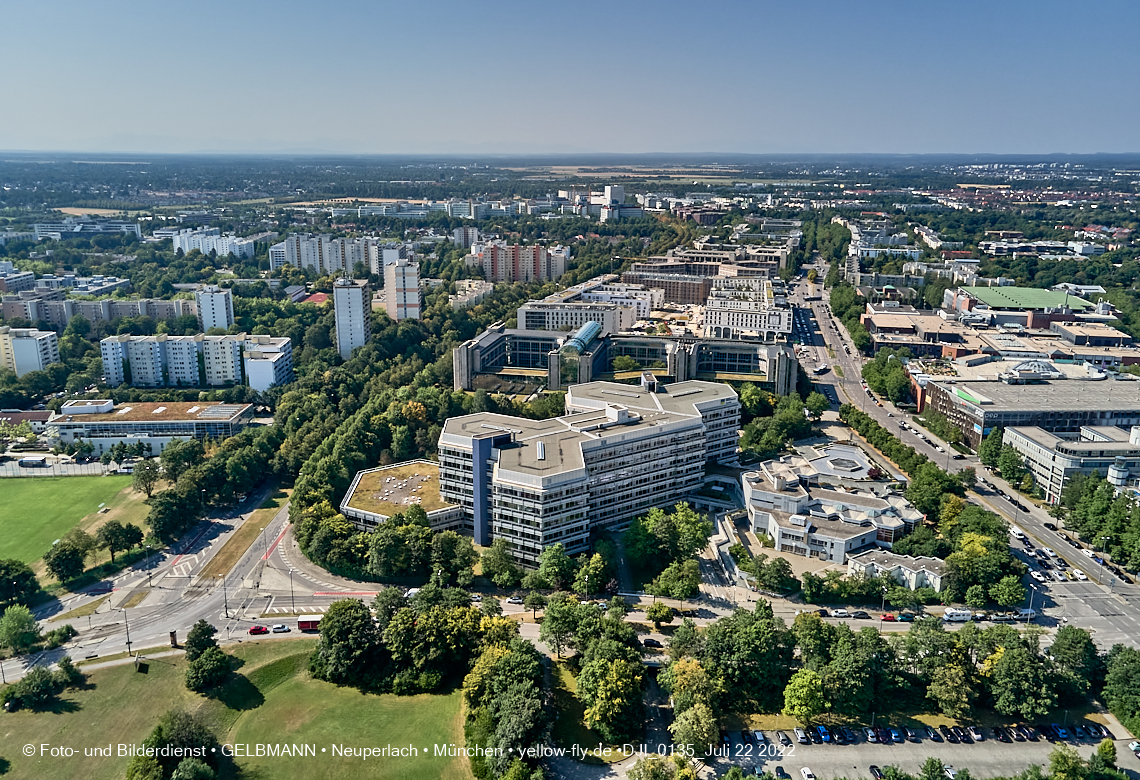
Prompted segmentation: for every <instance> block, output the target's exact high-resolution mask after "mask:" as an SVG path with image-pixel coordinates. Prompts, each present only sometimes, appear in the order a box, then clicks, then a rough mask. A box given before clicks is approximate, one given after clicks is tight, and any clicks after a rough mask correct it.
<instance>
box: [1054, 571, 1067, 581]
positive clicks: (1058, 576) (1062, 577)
mask: <svg viewBox="0 0 1140 780" xmlns="http://www.w3.org/2000/svg"><path fill="white" fill-rule="evenodd" d="M1053 578H1054V579H1055V580H1057V582H1064V581H1065V575H1064V574H1062V573H1061V572H1059V571H1055V572H1053Z"/></svg>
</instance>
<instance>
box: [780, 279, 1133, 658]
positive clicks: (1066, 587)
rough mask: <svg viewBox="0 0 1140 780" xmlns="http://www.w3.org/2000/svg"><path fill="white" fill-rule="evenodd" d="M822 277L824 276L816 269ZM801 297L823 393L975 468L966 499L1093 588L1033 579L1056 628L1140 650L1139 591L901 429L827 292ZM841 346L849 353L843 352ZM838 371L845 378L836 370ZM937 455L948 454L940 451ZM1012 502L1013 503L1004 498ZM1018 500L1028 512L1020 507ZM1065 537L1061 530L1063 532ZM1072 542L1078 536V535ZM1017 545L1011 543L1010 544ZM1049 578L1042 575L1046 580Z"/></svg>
mask: <svg viewBox="0 0 1140 780" xmlns="http://www.w3.org/2000/svg"><path fill="white" fill-rule="evenodd" d="M819 272H820V276H821V278H822V276H823V274H824V273H825V272H826V271H825V269H819ZM805 292H806V293H807V295H806V297H814V296H815V295H817V294H820V292H821V291H820V288H819V287H817V286H809V287H808V288H807V289H806V290H805ZM804 297H805V296H804V295H802V294H801V293H799V292H797V293H796V294H793V295H792V296H791V299H792V300H791V302H792V303H793V304H795V305H797V306H798V310H797V317H796V320H795V322H796V325H797V327H799V328H800V329H801V333H802V336H803V339H802V340H803V342H804V349H803V350H801V355H802V357H801V363H802V364H803V365H804V367H805V368H806V369H807V370H808V372H809V373H810V372H811V370H812V369H813V368H814V367H815V366H817V365H819V364H820V363H827V364H828V365H829V366H831V367H832V368H831V370H830V371H828V372H827V373H826V374H822V375H819V376H816V377H815V381H816V382H817V383H818V384H819V385H821V389H822V390H823V391H824V392H825V393H827V394H829V395H830V396H831V397H832V398H833V399H835V400H837V401H838V402H839V403H851V404H852V405H854V406H856V407H857V408H859V409H860V410H861V411H863V412H864V413H866V414H868V415H870V416H871V417H872V418H874V419H875V421H876V422H878V423H879V424H880V425H882V426H883V427H884V428H887V429H888V430H890V431H891V432H892V433H893V434H895V435H896V436H898V437H899V438H900V439H901V440H902V441H904V442H905V443H906V444H909V445H910V446H912V447H914V449H915V450H917V451H918V452H921V453H922V454H923V455H926V456H927V457H928V458H930V460H931V461H933V462H934V463H936V464H938V465H939V466H941V467H942V468H944V469H946V470H947V471H959V470H961V469H964V468H972V469H974V470H975V472H976V473H977V474H978V475H979V477H980V479H979V482H978V484H977V486H976V489H975V490H973V491H970V492H969V493H968V495H967V499H968V500H969V501H971V502H973V503H975V504H978V505H980V506H983V507H985V508H986V509H988V510H990V511H992V512H997V513H998V514H1000V515H1002V516H1004V517H1005V518H1007V519H1008V520H1009V521H1010V522H1011V523H1012V524H1014V525H1015V526H1016V527H1018V528H1020V529H1021V530H1023V531H1024V532H1025V534H1026V535H1027V536H1028V537H1029V539H1030V540H1031V542H1032V543H1033V545H1034V546H1035V547H1048V548H1051V549H1053V550H1054V551H1056V552H1057V553H1058V554H1059V555H1060V556H1061V557H1063V558H1065V559H1066V560H1067V562H1068V563H1069V568H1078V569H1081V570H1082V571H1084V573H1085V574H1086V575H1087V576H1088V577H1089V580H1088V581H1085V582H1080V581H1076V582H1074V581H1069V580H1066V581H1065V582H1057V581H1056V580H1055V579H1052V578H1050V580H1049V581H1048V582H1046V583H1040V582H1036V581H1034V580H1033V579H1031V578H1030V577H1029V576H1026V577H1025V580H1024V584H1025V585H1026V587H1027V588H1032V589H1033V590H1032V591H1031V594H1032V595H1033V596H1034V600H1035V603H1034V608H1036V609H1038V610H1039V611H1041V612H1043V613H1044V615H1045V616H1046V617H1047V619H1048V620H1049V622H1050V623H1052V624H1053V625H1057V624H1062V623H1064V622H1068V623H1073V624H1076V625H1080V626H1082V627H1086V628H1089V629H1091V630H1092V631H1093V632H1094V634H1093V635H1094V638H1095V639H1096V642H1097V644H1098V645H1099V646H1100V647H1101V648H1102V649H1105V650H1107V649H1108V648H1109V647H1111V646H1112V645H1113V644H1116V643H1118V642H1123V643H1125V644H1130V645H1132V646H1134V647H1140V585H1137V584H1135V583H1133V584H1129V583H1126V582H1124V581H1123V580H1121V579H1119V578H1117V577H1115V576H1113V575H1112V573H1111V572H1109V571H1108V570H1107V569H1105V568H1104V567H1103V566H1100V565H1098V564H1096V563H1094V562H1093V561H1092V560H1090V559H1089V558H1087V557H1085V556H1084V555H1083V554H1082V553H1080V552H1079V550H1077V549H1074V548H1073V547H1072V546H1070V545H1069V544H1068V543H1067V542H1066V541H1065V538H1064V537H1063V536H1061V534H1060V533H1059V532H1058V531H1055V530H1052V529H1050V528H1049V527H1047V525H1046V524H1050V525H1054V526H1055V525H1056V520H1055V519H1054V518H1053V517H1051V516H1050V515H1049V514H1048V512H1046V511H1045V510H1043V509H1041V508H1040V507H1038V506H1036V505H1035V504H1033V503H1032V502H1031V501H1029V500H1028V499H1024V500H1022V499H1021V498H1018V495H1019V494H1018V493H1017V492H1016V491H1015V490H1014V489H1013V488H1012V487H1010V485H1008V484H1007V483H1006V482H1005V481H1004V480H1002V479H1001V478H1000V477H999V476H997V475H995V474H991V473H989V472H988V470H987V469H986V468H985V466H983V465H982V463H981V461H980V460H979V459H978V458H977V456H975V455H962V456H960V457H959V459H957V460H955V459H954V457H953V456H954V455H955V454H956V453H955V452H954V450H953V449H952V448H951V447H950V445H949V444H947V443H946V442H943V441H940V440H939V439H938V438H937V437H936V436H934V434H932V433H930V432H929V431H925V430H922V429H921V428H920V429H919V431H921V432H922V433H923V435H924V436H925V437H926V439H925V440H923V439H919V438H918V437H917V435H916V432H915V431H914V430H913V428H914V427H915V424H913V423H911V425H912V429H911V430H904V429H902V428H901V427H900V426H899V422H900V421H902V420H904V419H909V416H908V415H906V414H905V413H904V412H902V411H900V410H899V409H897V408H896V407H894V406H893V405H892V404H891V403H890V402H889V401H882V400H881V399H880V401H881V403H882V405H881V406H880V405H879V402H877V401H875V400H872V398H871V397H869V396H868V394H867V392H866V391H865V390H864V388H863V386H862V383H861V376H862V367H863V364H864V363H865V362H866V359H865V358H863V357H861V356H860V355H859V352H858V350H857V349H855V345H854V344H853V343H852V342H851V340H850V339H849V338H848V336H847V332H846V329H845V328H843V326H842V325H841V324H840V323H839V321H838V320H836V319H834V318H833V317H832V316H831V312H830V309H829V307H828V301H829V298H830V291H829V290H827V289H823V290H822V300H820V301H806V300H804ZM844 346H846V347H847V349H846V350H845V349H844ZM835 366H839V368H840V370H841V371H842V373H843V376H842V377H840V376H839V375H838V373H837V372H836V371H835V369H834V367H835ZM937 448H941V449H942V450H943V451H942V452H939V451H938V449H937ZM1006 496H1008V497H1009V498H1007V497H1006ZM1015 500H1016V501H1018V502H1019V503H1020V504H1021V505H1022V506H1024V507H1025V509H1024V510H1022V509H1020V508H1018V506H1017V504H1015V503H1013V502H1014V501H1015ZM1061 530H1063V529H1061ZM1073 536H1075V534H1074V535H1073ZM1012 541H1015V540H1013V539H1011V542H1012ZM1013 546H1014V549H1015V552H1016V554H1017V555H1018V556H1019V557H1020V558H1021V559H1022V560H1023V561H1025V562H1026V563H1027V564H1030V566H1031V569H1033V570H1039V569H1040V567H1039V565H1038V562H1037V559H1036V558H1035V556H1032V555H1027V554H1025V551H1024V550H1022V549H1020V548H1021V546H1020V545H1018V544H1014V545H1013ZM1049 574H1050V572H1049V571H1043V572H1042V575H1043V576H1048V575H1049Z"/></svg>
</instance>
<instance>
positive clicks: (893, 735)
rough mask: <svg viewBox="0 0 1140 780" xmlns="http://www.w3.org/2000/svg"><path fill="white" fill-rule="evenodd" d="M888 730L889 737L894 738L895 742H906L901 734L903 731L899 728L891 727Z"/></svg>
mask: <svg viewBox="0 0 1140 780" xmlns="http://www.w3.org/2000/svg"><path fill="white" fill-rule="evenodd" d="M890 731H891V739H892V740H894V741H895V742H900V743H901V742H906V737H904V736H903V733H902V731H901V730H900V729H898V728H892V729H891V730H890Z"/></svg>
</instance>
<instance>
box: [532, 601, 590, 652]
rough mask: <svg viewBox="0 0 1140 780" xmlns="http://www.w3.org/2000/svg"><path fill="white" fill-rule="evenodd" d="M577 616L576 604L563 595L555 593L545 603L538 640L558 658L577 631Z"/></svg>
mask: <svg viewBox="0 0 1140 780" xmlns="http://www.w3.org/2000/svg"><path fill="white" fill-rule="evenodd" d="M579 614H580V613H579V610H578V604H577V603H576V602H574V600H573V599H571V598H569V597H568V596H567V595H566V594H565V593H556V594H554V595H553V596H551V597H550V599H549V600H548V601H547V604H546V612H545V613H543V615H542V626H541V627H540V628H539V630H538V638H539V639H540V640H541V641H542V642H543V644H545V645H546V646H547V647H549V648H551V649H553V650H554V652H555V654H556V655H557V656H558V657H559V658H561V657H562V648H564V647H567V646H568V645H569V643H570V640H571V638H572V637H573V636H574V632H575V631H577V630H578V621H579Z"/></svg>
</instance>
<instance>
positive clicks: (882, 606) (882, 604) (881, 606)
mask: <svg viewBox="0 0 1140 780" xmlns="http://www.w3.org/2000/svg"><path fill="white" fill-rule="evenodd" d="M892 357H893V356H892ZM886 608H887V586H886V585H884V586H883V600H882V601H880V602H879V633H880V634H881V633H883V611H884V610H885V609H886Z"/></svg>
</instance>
